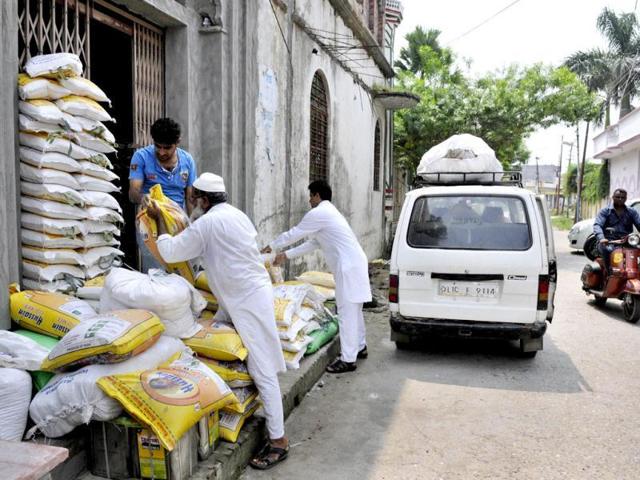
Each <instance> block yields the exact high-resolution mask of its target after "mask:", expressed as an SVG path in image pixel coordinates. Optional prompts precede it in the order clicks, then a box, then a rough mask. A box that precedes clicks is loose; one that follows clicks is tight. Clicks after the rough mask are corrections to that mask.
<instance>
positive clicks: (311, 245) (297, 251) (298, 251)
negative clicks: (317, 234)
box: [263, 239, 320, 266]
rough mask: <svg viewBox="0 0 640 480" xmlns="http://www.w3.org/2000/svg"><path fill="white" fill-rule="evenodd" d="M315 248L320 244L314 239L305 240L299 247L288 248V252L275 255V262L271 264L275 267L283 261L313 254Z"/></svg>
mask: <svg viewBox="0 0 640 480" xmlns="http://www.w3.org/2000/svg"><path fill="white" fill-rule="evenodd" d="M316 248H320V244H319V243H318V242H317V241H316V240H315V239H311V240H307V241H306V242H304V243H303V244H302V245H299V246H297V247H295V248H290V249H289V250H285V251H284V252H280V253H279V254H278V255H276V260H275V261H274V262H273V264H274V265H276V266H277V265H280V264H282V263H284V261H285V260H290V259H292V258H297V257H301V256H302V255H306V254H307V253H310V252H313V251H314V250H315V249H316ZM263 253H266V252H263ZM268 253H271V252H268Z"/></svg>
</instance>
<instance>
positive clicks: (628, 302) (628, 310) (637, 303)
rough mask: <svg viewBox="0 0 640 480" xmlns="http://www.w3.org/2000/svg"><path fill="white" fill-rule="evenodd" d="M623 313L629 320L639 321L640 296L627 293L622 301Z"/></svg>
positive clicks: (631, 321)
mask: <svg viewBox="0 0 640 480" xmlns="http://www.w3.org/2000/svg"><path fill="white" fill-rule="evenodd" d="M622 313H624V319H625V320H626V321H627V322H630V323H637V322H638V320H640V296H638V295H631V294H629V293H627V294H626V295H625V296H624V300H623V302H622Z"/></svg>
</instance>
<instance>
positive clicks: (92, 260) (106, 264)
mask: <svg viewBox="0 0 640 480" xmlns="http://www.w3.org/2000/svg"><path fill="white" fill-rule="evenodd" d="M122 256H124V252H121V251H120V250H118V249H117V248H113V247H98V248H90V249H88V250H85V251H84V253H83V255H82V257H83V259H84V264H85V265H86V266H87V267H92V266H94V265H97V266H100V267H101V268H103V269H107V268H110V267H111V265H113V262H114V261H115V259H116V258H117V257H122ZM127 308H143V307H127ZM148 310H151V309H148Z"/></svg>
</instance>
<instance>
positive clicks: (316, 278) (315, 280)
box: [296, 271, 336, 289]
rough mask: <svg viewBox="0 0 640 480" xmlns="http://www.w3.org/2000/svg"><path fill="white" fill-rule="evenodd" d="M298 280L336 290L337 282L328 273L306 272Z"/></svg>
mask: <svg viewBox="0 0 640 480" xmlns="http://www.w3.org/2000/svg"><path fill="white" fill-rule="evenodd" d="M296 279H297V280H300V281H301V282H304V283H310V284H312V285H320V286H321V287H327V288H333V289H335V288H336V281H335V279H334V278H333V275H332V274H331V273H328V272H316V271H309V272H304V273H303V274H302V275H300V276H298V277H296Z"/></svg>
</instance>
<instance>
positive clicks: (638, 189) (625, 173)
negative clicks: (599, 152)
mask: <svg viewBox="0 0 640 480" xmlns="http://www.w3.org/2000/svg"><path fill="white" fill-rule="evenodd" d="M609 162H610V163H609V169H610V170H609V175H610V178H611V181H610V182H609V190H610V192H609V193H610V194H609V197H611V195H613V192H614V190H615V189H616V188H624V189H625V190H626V191H627V196H628V198H629V199H632V198H638V197H640V151H639V150H635V149H634V150H631V151H629V152H625V153H623V154H621V155H619V156H617V157H615V158H612V159H611V160H610V161H609Z"/></svg>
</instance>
